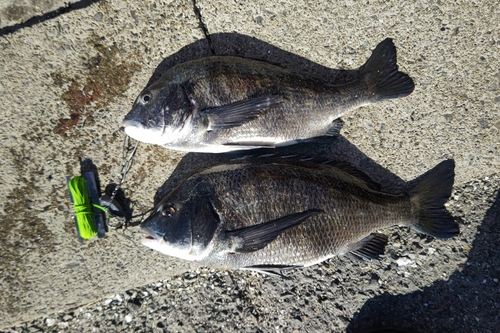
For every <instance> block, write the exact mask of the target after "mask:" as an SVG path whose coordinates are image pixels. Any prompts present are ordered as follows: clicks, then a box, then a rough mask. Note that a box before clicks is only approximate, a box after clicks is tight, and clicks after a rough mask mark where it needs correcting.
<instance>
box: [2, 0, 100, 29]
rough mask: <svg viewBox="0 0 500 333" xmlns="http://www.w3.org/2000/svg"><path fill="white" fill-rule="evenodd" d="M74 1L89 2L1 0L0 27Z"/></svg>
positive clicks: (11, 24)
mask: <svg viewBox="0 0 500 333" xmlns="http://www.w3.org/2000/svg"><path fill="white" fill-rule="evenodd" d="M76 2H79V3H91V1H88V0H83V1H82V0H80V1H78V0H69V1H61V0H44V1H37V0H3V1H2V2H1V3H0V28H5V27H8V26H13V25H16V24H21V23H23V22H26V21H28V20H29V19H31V18H33V17H35V16H37V17H40V18H41V17H42V16H43V15H45V14H49V13H51V12H55V11H57V10H58V9H60V8H65V7H68V6H69V5H71V4H74V3H76Z"/></svg>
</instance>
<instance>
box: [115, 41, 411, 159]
mask: <svg viewBox="0 0 500 333" xmlns="http://www.w3.org/2000/svg"><path fill="white" fill-rule="evenodd" d="M353 72H355V74H353V76H352V77H353V79H352V81H351V82H345V81H344V80H338V81H337V80H333V79H332V80H326V79H324V78H320V77H317V76H313V75H311V74H309V73H306V72H300V71H298V70H296V69H287V68H283V67H280V66H276V65H274V64H270V63H267V62H265V61H258V60H254V59H246V58H241V57H234V56H213V57H207V58H201V59H196V60H193V61H188V62H185V63H182V64H179V65H177V66H175V67H173V68H171V69H169V70H168V71H167V72H165V73H164V75H163V76H162V77H161V78H160V80H159V81H157V82H155V83H154V84H152V85H151V86H149V87H147V88H145V89H144V90H143V91H142V92H141V94H140V95H139V97H138V98H137V99H136V101H135V103H134V105H133V107H132V110H131V111H130V112H129V113H128V114H127V115H126V116H125V119H124V121H123V123H122V125H123V126H124V128H125V132H126V133H127V134H128V135H129V136H131V137H133V138H135V139H137V140H139V141H143V142H147V143H153V144H158V145H162V146H164V147H166V148H170V149H177V150H183V151H193V152H194V151H196V152H208V153H219V152H227V151H234V150H242V149H253V148H259V147H267V148H270V147H275V146H279V145H289V144H293V143H294V142H296V141H297V140H303V139H308V138H311V137H315V136H321V135H328V134H329V133H331V130H332V122H333V121H334V120H335V119H337V118H339V117H341V116H342V115H343V114H344V113H346V112H347V111H349V110H352V109H354V108H357V107H359V106H362V105H368V104H372V103H376V102H379V101H382V100H386V99H394V98H401V97H405V96H408V95H409V94H411V93H412V91H413V89H414V83H413V80H412V79H411V78H410V77H409V76H408V75H406V74H404V73H402V72H399V71H398V67H397V64H396V48H395V46H394V43H393V42H392V40H391V39H389V38H388V39H386V40H384V41H383V42H381V43H380V44H379V45H378V46H377V47H376V48H375V50H374V51H373V53H372V55H371V57H370V58H369V59H368V61H367V62H366V63H365V64H364V65H363V66H361V67H360V68H359V69H358V70H357V71H353ZM334 128H335V127H334Z"/></svg>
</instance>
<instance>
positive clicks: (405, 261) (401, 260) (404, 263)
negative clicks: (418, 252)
mask: <svg viewBox="0 0 500 333" xmlns="http://www.w3.org/2000/svg"><path fill="white" fill-rule="evenodd" d="M396 263H397V264H398V266H408V265H411V264H413V263H414V261H413V260H410V259H409V258H399V259H398V260H396Z"/></svg>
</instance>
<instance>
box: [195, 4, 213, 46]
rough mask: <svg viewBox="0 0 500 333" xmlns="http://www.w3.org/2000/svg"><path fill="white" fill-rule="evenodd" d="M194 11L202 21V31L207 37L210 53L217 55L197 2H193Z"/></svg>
mask: <svg viewBox="0 0 500 333" xmlns="http://www.w3.org/2000/svg"><path fill="white" fill-rule="evenodd" d="M193 9H194V13H195V14H196V17H197V18H198V21H200V27H201V30H203V34H204V35H205V38H206V39H207V41H208V47H209V48H210V53H212V55H215V51H214V48H213V44H212V38H211V37H210V33H209V32H208V28H207V25H206V24H205V22H204V21H203V17H202V16H201V10H200V8H199V7H198V3H197V1H196V0H193Z"/></svg>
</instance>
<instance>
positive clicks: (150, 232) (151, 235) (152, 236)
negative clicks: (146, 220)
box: [140, 225, 163, 242]
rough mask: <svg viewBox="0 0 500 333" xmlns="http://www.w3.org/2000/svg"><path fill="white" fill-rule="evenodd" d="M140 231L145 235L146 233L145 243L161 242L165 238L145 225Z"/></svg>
mask: <svg viewBox="0 0 500 333" xmlns="http://www.w3.org/2000/svg"><path fill="white" fill-rule="evenodd" d="M140 229H141V231H142V232H143V233H145V234H146V235H145V237H144V238H143V242H144V241H149V240H156V241H157V240H160V239H162V238H163V237H162V236H161V235H159V234H157V233H156V232H154V231H153V230H151V229H149V228H148V227H146V226H144V225H141V226H140Z"/></svg>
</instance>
